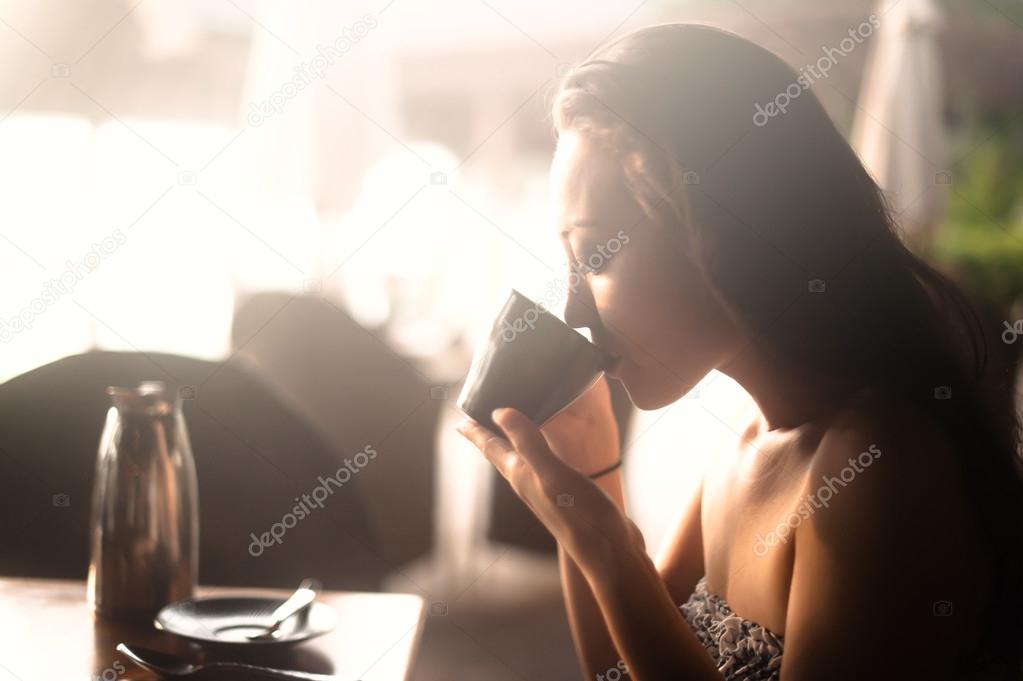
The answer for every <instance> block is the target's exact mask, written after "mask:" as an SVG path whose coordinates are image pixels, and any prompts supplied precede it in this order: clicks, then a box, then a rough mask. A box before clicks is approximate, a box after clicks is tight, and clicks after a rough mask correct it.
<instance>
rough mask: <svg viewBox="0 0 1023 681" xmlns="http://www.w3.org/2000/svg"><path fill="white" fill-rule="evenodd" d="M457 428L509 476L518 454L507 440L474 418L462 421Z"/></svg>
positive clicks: (503, 473)
mask: <svg viewBox="0 0 1023 681" xmlns="http://www.w3.org/2000/svg"><path fill="white" fill-rule="evenodd" d="M456 430H458V432H459V433H461V434H462V435H464V436H465V438H466V439H467V440H469V442H471V443H473V444H474V445H476V448H477V449H479V450H480V451H481V452H482V453H483V456H485V457H487V460H489V461H490V463H492V464H494V466H495V467H496V468H497V470H498V472H499V473H501V475H503V476H505V477H508V473H509V472H510V470H511V466H512V464H513V463H514V459H515V458H516V457H517V456H518V454H517V453H516V452H515V449H514V448H513V447H512V446H511V445H510V444H509V443H508V441H507V440H505V439H504V438H502V437H500V436H498V435H495V434H494V433H493V432H492V431H490V430H488V429H487V428H484V427H483V426H481V425H480V424H479V423H477V422H476V421H473V420H472V419H466V420H465V421H462V423H460V424H458V426H457V428H456Z"/></svg>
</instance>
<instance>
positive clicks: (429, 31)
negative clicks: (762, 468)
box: [0, 0, 1023, 681]
mask: <svg viewBox="0 0 1023 681" xmlns="http://www.w3.org/2000/svg"><path fill="white" fill-rule="evenodd" d="M872 19H874V21H872ZM670 21H693V22H699V23H707V24H712V25H716V26H720V27H722V28H725V29H727V30H730V31H733V32H736V33H738V34H740V35H742V36H745V37H748V38H750V39H752V40H754V41H755V42H757V43H759V44H761V45H763V46H765V47H767V48H768V49H770V50H772V51H774V52H776V53H777V54H779V55H780V56H782V57H783V58H784V59H785V60H786V61H788V62H789V63H790V64H791V65H793V67H795V68H797V69H804V68H807V71H801V72H802V73H804V74H805V73H807V72H809V68H808V67H811V66H816V67H817V71H816V72H814V73H816V74H819V75H820V77H817V76H816V75H815V77H814V78H813V79H812V80H813V86H812V90H813V92H814V93H815V94H816V95H817V96H818V97H819V98H820V99H821V100H822V101H823V102H824V104H825V106H826V108H827V109H828V110H829V112H830V113H831V115H832V116H833V118H834V120H835V122H836V124H837V125H838V126H839V128H840V129H841V130H843V131H844V132H846V133H847V135H848V138H849V140H850V143H851V144H853V145H854V147H855V148H856V150H857V151H858V152H859V153H860V156H861V158H862V159H863V160H864V163H865V164H866V165H867V167H868V168H869V169H870V170H871V172H872V173H873V174H874V176H875V177H876V178H877V179H878V181H879V182H880V183H881V184H882V186H883V187H884V188H885V190H886V191H887V192H888V194H889V198H890V200H891V202H892V205H893V207H894V208H895V209H896V211H897V215H898V218H899V222H900V226H901V228H902V230H903V233H904V236H905V238H906V240H907V242H908V243H910V244H911V246H912V247H913V248H914V249H915V250H917V251H918V252H920V253H921V254H923V255H925V256H926V257H928V258H929V259H931V260H933V261H934V262H936V263H937V264H938V265H939V267H940V268H941V269H943V270H944V271H946V272H948V273H950V274H952V275H953V276H954V277H955V278H956V279H957V280H958V281H959V282H961V283H962V284H963V285H964V286H966V288H967V289H968V290H969V291H970V292H971V293H972V294H973V295H975V296H976V298H977V299H978V300H980V301H981V302H982V303H983V305H984V306H985V309H986V310H987V314H988V317H989V318H988V320H987V321H988V323H989V326H990V331H991V334H992V338H994V339H997V340H996V341H995V342H996V345H997V347H996V348H995V350H996V351H997V353H999V354H1001V355H1003V356H1004V357H1005V358H1007V361H1015V360H1016V359H1017V358H1018V353H1019V348H1020V347H1021V346H1023V86H1021V84H1023V4H1021V3H1020V2H1018V0H971V1H969V2H966V1H963V0H947V1H945V2H938V1H930V0H886V1H885V2H881V3H880V4H877V3H875V2H868V1H863V0H843V1H842V2H839V1H838V0H827V1H824V0H719V1H714V2H712V1H710V0H642V1H638V2H637V1H635V0H632V1H629V2H618V3H612V2H604V1H595V0H590V1H588V2H570V1H569V2H562V3H558V4H557V5H551V4H549V3H540V2H508V1H507V0H434V1H433V2H430V3H414V2H411V0H379V1H374V2H347V1H346V2H325V1H323V0H308V1H306V2H302V3H291V4H288V3H277V2H260V1H258V0H203V1H201V2H200V1H199V0H92V1H90V2H76V3H66V2H57V1H56V0H34V1H33V2H28V1H26V0H0V78H2V83H3V86H2V87H0V197H2V200H0V267H2V269H3V271H4V273H5V278H4V286H3V287H2V288H0V343H2V345H0V380H2V381H6V383H4V384H3V385H0V407H2V408H0V419H2V424H0V425H3V427H4V429H5V432H7V433H10V434H11V437H10V439H8V440H7V441H6V442H5V443H0V444H2V448H0V457H2V459H3V461H2V463H0V474H3V479H4V480H5V482H4V483H3V484H4V486H5V488H4V489H5V492H6V494H5V497H6V498H7V500H6V501H4V502H3V504H4V506H5V507H6V508H4V509H3V510H4V511H5V512H7V513H11V514H24V515H25V516H26V517H27V520H25V522H24V523H23V524H22V525H20V526H19V527H18V528H8V529H5V530H4V532H5V534H4V541H5V544H6V545H8V546H12V547H15V548H16V549H17V550H16V551H11V552H10V557H9V558H5V559H4V562H3V564H0V571H3V572H5V573H8V574H35V575H39V574H52V575H53V576H76V577H80V576H84V569H85V562H86V561H87V548H86V543H85V528H86V527H87V523H88V515H87V512H88V498H89V490H90V487H89V485H90V476H91V471H92V466H93V465H94V461H95V450H96V443H97V441H98V435H99V431H100V429H101V428H102V414H103V411H104V410H105V408H106V404H105V396H104V395H103V391H102V389H103V387H105V385H107V384H110V383H116V382H118V381H123V382H131V381H137V380H142V379H162V380H166V381H169V382H171V383H174V384H176V385H177V386H178V388H179V390H180V391H181V394H182V396H183V398H184V400H185V407H184V409H185V417H186V419H187V420H188V422H189V426H190V427H191V429H192V436H193V447H194V449H195V453H196V459H197V463H198V466H199V477H200V488H201V492H202V496H201V499H200V504H201V507H202V508H203V511H202V513H203V518H204V521H203V523H204V524H203V528H204V530H203V531H204V534H203V549H202V551H203V553H202V557H201V561H202V578H203V581H204V582H206V583H225V584H226V583H233V584H253V585H255V584H274V585H281V586H289V585H291V584H293V583H297V581H298V579H297V578H295V577H296V576H297V577H298V578H300V577H302V576H306V575H305V574H304V573H303V574H298V573H297V572H295V568H294V564H295V560H296V557H297V556H301V557H308V561H313V562H307V563H306V565H307V566H308V565H322V566H323V567H322V569H323V570H324V571H325V572H330V571H331V570H335V571H336V573H333V574H324V575H320V576H322V577H323V578H324V581H325V582H326V583H327V584H328V586H331V585H333V586H335V587H339V588H383V589H390V590H398V591H411V592H415V593H420V594H422V595H424V597H426V598H427V599H428V601H429V602H430V604H431V605H430V618H429V621H428V624H427V629H426V633H425V637H424V640H423V643H422V647H421V652H420V659H419V666H418V668H417V677H416V678H418V679H421V680H423V681H433V680H437V681H440V680H442V679H449V678H454V677H455V676H458V677H460V678H474V677H482V676H484V675H485V676H486V678H488V679H516V678H530V679H546V678H550V679H555V678H567V677H571V676H574V675H577V674H578V671H577V667H576V663H575V660H574V654H573V652H572V650H571V641H570V638H569V635H568V630H567V625H566V622H565V616H564V611H563V608H562V605H561V601H560V592H559V587H558V576H557V572H556V560H555V556H554V552H553V544H552V543H551V542H550V538H549V537H548V536H546V533H545V532H543V530H542V528H539V527H538V526H537V525H536V524H535V523H534V522H533V521H532V519H531V517H530V516H529V514H528V512H526V511H525V510H524V509H523V508H522V507H520V506H518V505H517V504H516V502H515V501H514V499H511V498H510V496H509V495H508V494H507V490H506V488H504V487H503V483H499V482H497V481H495V480H494V476H493V474H492V473H491V471H490V470H489V468H488V466H486V465H484V464H485V462H484V461H483V460H482V459H481V457H480V456H479V455H478V453H477V452H476V451H475V450H474V449H471V448H469V447H468V445H467V443H465V442H464V441H462V440H461V438H460V436H458V435H457V433H454V432H453V430H452V427H453V425H454V424H455V423H456V422H457V421H458V420H459V418H460V414H459V412H458V410H457V408H456V407H455V406H454V400H455V398H456V396H457V392H458V388H459V382H460V380H461V379H462V377H463V376H464V374H465V371H466V370H467V368H468V364H469V361H470V358H471V355H472V351H473V349H474V347H475V344H476V339H477V338H478V337H479V335H480V333H481V331H482V330H484V329H485V326H486V324H487V322H488V321H489V319H490V318H492V316H493V314H494V313H495V312H496V311H497V309H498V307H499V305H500V303H501V301H502V299H503V297H504V296H505V295H506V293H507V291H508V289H509V288H510V287H512V286H514V287H516V288H518V289H519V290H521V291H523V292H524V293H526V294H528V295H531V296H533V297H534V299H544V300H546V301H547V302H549V303H551V304H552V307H554V308H555V309H557V307H558V305H561V304H563V303H564V300H563V298H562V297H561V296H560V295H559V294H558V291H562V290H563V288H559V287H558V283H559V282H561V281H562V280H563V278H564V276H565V274H566V272H567V266H566V263H565V262H564V255H563V253H562V251H561V248H560V245H559V243H558V240H557V238H556V235H555V228H554V225H553V223H552V221H551V217H550V215H549V213H548V205H547V170H548V164H549V162H550V158H551V154H552V152H553V144H554V138H553V134H552V131H551V124H550V120H549V117H548V110H549V105H550V101H551V97H552V95H553V91H554V87H555V85H556V82H557V78H558V77H559V75H561V74H562V73H564V72H565V70H566V68H567V67H568V66H570V65H571V64H573V63H575V62H577V61H579V60H581V59H583V58H584V57H585V56H586V55H587V54H589V53H590V52H591V51H592V50H593V49H594V48H595V47H597V46H598V45H600V44H602V43H604V42H606V41H608V40H612V39H614V38H615V37H617V36H620V35H622V34H623V33H625V32H627V31H629V30H632V29H635V28H639V27H642V26H645V25H649V24H654V23H662V22H670ZM864 27H866V28H864ZM857 36H858V38H857ZM825 65H826V67H827V68H826V70H825V68H824V66H825ZM708 68H713V65H708ZM751 114H752V112H751ZM619 388H620V387H619ZM619 388H616V393H617V394H616V405H617V406H618V412H619V416H620V419H621V423H622V426H623V445H624V448H625V455H626V457H627V476H626V478H627V481H628V493H629V497H630V499H629V503H630V509H631V514H632V515H633V517H634V519H635V520H636V521H637V523H638V524H639V525H640V527H641V528H642V529H643V530H644V534H645V535H646V537H647V545H648V546H649V547H650V550H651V552H656V549H657V546H658V543H659V542H660V540H661V538H662V536H663V534H664V532H665V530H666V528H668V527H669V526H670V525H671V522H672V520H673V518H674V515H675V514H676V513H677V512H678V511H679V510H680V508H681V505H682V504H683V503H684V502H685V500H687V499H688V497H689V495H690V494H691V493H692V492H693V490H694V487H695V483H696V481H697V480H698V479H699V472H700V470H701V468H702V465H703V462H704V461H705V460H706V458H707V457H710V456H714V455H715V452H720V451H722V449H723V448H727V447H732V446H734V443H735V441H736V440H737V438H738V434H737V432H736V430H737V429H738V428H739V424H740V423H741V419H742V418H743V416H744V414H748V411H749V408H750V401H749V399H748V396H746V395H745V394H744V393H743V392H742V391H741V389H739V388H738V387H737V386H736V385H735V384H734V383H732V382H731V381H730V380H729V379H727V378H725V377H723V376H721V375H718V374H714V373H712V374H711V375H709V376H708V377H707V378H706V379H705V380H704V381H703V383H701V384H700V385H699V386H698V387H697V388H696V389H695V390H694V391H693V392H692V393H690V395H688V396H687V397H686V398H684V399H683V400H680V401H679V402H677V403H676V404H674V405H672V406H670V407H667V408H665V409H662V410H658V411H656V412H636V411H635V410H633V409H631V408H630V407H629V405H628V404H627V401H626V400H625V397H624V395H623V394H622V392H621V390H620V389H619ZM292 432H293V433H294V434H291V433H292ZM303 438H304V439H303ZM683 440H684V441H685V442H687V443H688V444H687V447H685V448H683V447H681V446H680V445H679V443H680V442H682V441H683ZM297 442H303V443H306V444H305V445H304V447H303V448H301V449H300V450H299V451H293V449H298V448H292V447H290V446H289V443H292V444H294V443H297ZM310 443H312V444H310ZM367 443H368V444H372V445H374V446H375V447H377V449H378V450H379V451H380V452H381V454H382V456H381V457H380V461H379V462H375V463H374V464H372V465H371V466H369V467H367V470H366V471H365V473H364V474H362V475H361V476H360V477H359V479H358V484H357V487H356V486H355V485H353V488H354V489H353V490H352V491H351V492H350V493H349V500H350V503H351V504H352V507H351V508H348V509H347V510H346V511H345V513H346V514H348V515H347V516H346V517H351V515H352V514H358V515H360V517H363V518H364V519H365V523H364V525H365V527H364V528H363V530H360V531H363V532H364V534H363V535H358V536H355V537H354V538H353V537H351V536H348V535H346V536H348V539H346V540H345V541H350V544H343V545H342V546H341V547H340V548H337V546H336V545H337V541H336V539H335V535H334V534H332V533H335V532H336V529H332V526H331V525H330V523H329V522H326V521H324V524H323V526H322V527H313V526H312V522H310V523H308V524H307V525H308V527H306V526H303V528H301V532H303V533H304V535H303V537H298V534H299V531H298V530H296V532H295V536H296V538H295V539H294V541H291V540H290V539H289V542H290V543H289V544H285V545H284V546H282V547H279V549H280V550H279V551H277V554H276V555H275V556H269V557H260V558H259V559H258V560H257V559H256V558H254V557H252V556H250V555H248V554H247V553H246V551H245V547H246V546H247V542H248V541H249V537H248V533H249V532H256V533H258V532H260V531H262V530H264V529H265V526H266V525H267V524H268V522H270V520H271V519H272V518H275V517H276V518H279V517H280V515H281V513H282V512H284V511H286V510H287V509H288V508H290V505H291V501H290V500H291V498H292V496H293V495H294V493H295V490H303V489H305V490H307V489H308V488H309V487H310V486H311V485H312V484H315V483H314V482H313V481H314V480H315V476H313V477H310V476H309V475H308V474H306V473H303V472H302V471H303V470H324V471H327V470H332V469H331V462H337V461H339V460H341V459H342V458H343V457H344V456H345V455H346V454H349V455H350V454H352V453H354V452H356V451H358V450H360V449H361V448H362V447H363V446H364V445H366V444H367ZM311 452H312V453H311ZM303 457H305V459H304V462H303V463H302V466H304V467H305V468H301V467H296V468H294V469H291V468H288V466H289V465H295V466H298V464H296V463H295V461H296V460H297V459H298V460H301V459H303ZM316 457H320V458H319V459H317V458H316ZM218 462H219V463H218ZM318 462H319V463H318ZM320 464H322V465H320ZM317 466H319V468H317ZM250 478H252V480H250ZM257 478H258V479H257ZM257 490H259V493H258V494H257ZM356 493H357V494H358V500H357V503H356V501H355V500H354V498H355V495H356ZM58 496H59V497H60V498H61V500H62V503H57V501H56V500H57V497H58ZM65 501H66V502H67V503H63V502H65ZM26 505H27V508H28V509H29V510H30V512H29V513H25V509H26ZM238 507H242V508H241V510H246V509H251V508H253V507H258V508H260V509H262V510H263V511H265V513H266V519H267V520H266V521H262V520H259V521H257V520H254V519H253V516H252V515H251V514H250V515H240V512H241V511H239V510H238ZM214 510H217V511H218V513H219V514H220V515H218V516H217V517H216V519H214V518H213V516H212V515H211V516H210V518H209V520H207V519H206V518H207V513H210V514H212V512H213V511H214ZM335 510H336V511H337V512H340V509H335ZM232 512H237V513H239V515H238V516H237V517H236V518H235V520H234V521H233V522H230V521H228V520H225V518H229V517H231V516H230V514H231V513H232ZM6 517H13V516H6ZM41 532H43V533H46V534H47V536H49V537H53V539H52V540H47V542H45V544H46V546H43V542H40V541H39V540H38V538H35V539H33V537H38V536H39V533H41ZM300 542H305V543H304V544H302V543H300ZM328 545H333V546H334V548H333V549H328V548H326V547H327V546H328ZM331 550H334V551H339V552H341V553H343V554H344V555H343V556H341V557H340V558H339V557H338V556H336V555H333V554H331V553H330V551H331ZM267 553H271V552H269V551H268V552H267ZM319 554H322V558H323V560H322V563H315V561H314V560H313V558H311V557H310V556H313V555H319ZM356 554H357V555H358V556H359V557H357V558H355V557H353V556H355V555H356ZM342 558H347V559H349V560H348V562H344V561H343V560H341V559H342ZM274 561H277V563H276V564H275V563H274ZM331 566H333V567H331ZM338 566H346V567H343V568H342V567H338ZM302 569H305V570H306V571H308V570H307V569H306V568H305V567H302Z"/></svg>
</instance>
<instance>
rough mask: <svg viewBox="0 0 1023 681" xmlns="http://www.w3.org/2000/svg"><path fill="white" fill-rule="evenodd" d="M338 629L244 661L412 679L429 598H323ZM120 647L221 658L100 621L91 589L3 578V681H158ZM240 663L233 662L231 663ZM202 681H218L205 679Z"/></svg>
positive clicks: (369, 680) (387, 680) (380, 680)
mask: <svg viewBox="0 0 1023 681" xmlns="http://www.w3.org/2000/svg"><path fill="white" fill-rule="evenodd" d="M199 593H200V595H204V596H206V595H213V594H217V595H237V594H246V595H248V594H253V595H271V596H274V597H279V598H285V597H287V595H288V592H287V591H269V590H266V589H238V588H230V589H225V588H206V587H203V588H200V589H199ZM319 600H320V601H322V602H324V603H327V604H328V605H330V606H331V607H333V608H334V610H335V611H337V615H338V618H337V627H336V629H335V630H334V631H332V632H331V633H329V634H326V635H324V636H321V637H319V638H316V639H313V640H311V641H307V642H305V643H302V644H298V645H296V646H293V647H291V649H290V650H288V651H270V652H263V653H259V654H255V653H253V655H254V656H248V657H246V658H245V660H244V661H245V662H248V663H252V664H267V665H272V666H275V667H283V668H290V669H301V670H303V671H310V672H317V673H321V674H335V675H337V677H338V679H339V681H349V680H351V681H354V680H355V679H361V680H362V681H401V680H406V679H411V678H412V667H413V663H414V661H415V656H416V651H417V648H418V646H419V639H420V635H421V633H422V629H423V620H424V615H425V607H424V603H423V599H421V598H420V597H419V596H414V595H409V594H385V593H350V592H337V591H327V592H323V593H322V594H321V595H320V596H319ZM121 641H124V642H126V643H132V642H134V643H137V644H140V645H144V646H146V647H150V648H155V649H160V650H164V651H166V652H178V653H182V654H185V655H190V656H192V657H201V656H203V655H206V658H205V659H207V660H214V659H224V658H222V657H217V655H218V654H217V653H212V652H211V653H204V652H203V651H201V650H200V649H198V648H197V647H195V646H194V644H190V643H188V642H186V641H183V640H181V639H179V638H177V637H174V636H172V635H171V634H168V633H166V632H161V631H157V630H155V629H153V628H152V627H146V626H142V627H139V626H137V625H136V626H129V625H124V624H120V623H114V622H111V621H109V620H106V619H104V618H101V617H98V616H95V615H94V614H93V612H92V610H91V609H90V608H89V605H88V603H87V602H86V595H85V582H71V581H58V580H49V579H6V578H0V681H36V680H38V681H43V680H47V681H49V680H52V681H65V680H68V681H70V680H72V679H74V680H77V681H89V680H96V681H131V680H133V679H137V680H140V681H141V680H143V679H146V680H148V679H154V678H158V677H156V676H154V675H153V674H151V673H149V672H146V671H144V670H142V669H140V668H139V667H136V666H135V665H134V664H132V663H131V662H129V661H128V660H126V659H125V658H124V656H123V655H121V654H120V653H117V652H116V651H115V650H114V648H115V647H116V646H117V644H118V643H119V642H121ZM235 659H237V658H235ZM204 676H205V678H212V677H211V676H210V675H204Z"/></svg>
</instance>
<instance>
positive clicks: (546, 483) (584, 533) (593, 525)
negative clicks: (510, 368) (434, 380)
mask: <svg viewBox="0 0 1023 681" xmlns="http://www.w3.org/2000/svg"><path fill="white" fill-rule="evenodd" d="M605 389H606V385H605ZM580 399H583V398H580ZM593 400H594V401H595V402H598V403H599V400H600V397H599V395H598V396H597V397H596V398H593ZM573 406H575V405H573ZM559 416H561V415H559ZM493 419H494V421H495V422H496V423H497V424H498V426H500V427H501V429H502V430H503V431H504V433H505V434H506V435H507V439H505V438H504V437H501V436H499V435H496V434H494V433H492V432H491V431H489V430H487V429H486V428H484V427H483V426H481V425H480V424H479V423H477V422H476V421H473V420H472V419H466V420H465V421H463V422H462V423H461V424H459V426H458V432H460V433H461V434H462V435H464V436H465V437H466V438H468V439H469V440H470V441H471V442H472V443H473V444H474V445H476V447H477V448H478V449H479V450H480V451H481V452H483V455H484V456H486V457H487V459H488V460H489V461H490V462H491V463H492V464H494V467H495V468H497V470H498V472H499V473H500V474H501V475H502V476H504V478H505V479H506V480H508V483H509V484H510V485H511V487H512V489H513V490H514V491H515V493H516V494H517V495H518V496H519V498H520V499H522V501H523V502H524V503H525V504H526V505H527V506H529V508H530V509H531V510H532V511H533V513H534V514H535V515H536V517H537V518H538V519H539V520H540V522H542V523H543V524H544V526H546V527H547V529H548V530H549V531H550V532H551V534H552V535H554V538H555V539H556V540H557V541H558V543H560V544H561V546H562V547H564V549H565V550H566V551H567V552H568V553H569V555H570V556H571V557H572V558H573V559H574V560H575V561H576V563H577V564H578V565H579V566H580V568H582V569H583V570H584V572H585V571H586V568H587V566H601V567H604V566H606V565H607V564H608V562H609V560H610V559H611V558H612V557H613V555H614V554H615V553H616V552H620V551H622V549H624V548H627V547H632V546H634V545H635V543H636V542H637V539H638V537H639V536H640V535H639V530H638V529H637V528H636V526H635V524H633V523H632V521H631V520H629V519H628V518H627V517H626V516H625V515H624V514H623V513H622V511H621V510H620V509H619V508H618V506H617V505H616V504H615V502H614V501H613V500H612V499H611V498H610V497H609V496H608V495H607V494H606V493H605V492H604V491H603V490H601V489H600V488H599V487H597V485H595V484H594V482H593V481H592V480H590V479H589V478H588V477H587V476H586V475H585V474H583V473H580V472H579V471H578V470H576V469H575V468H574V467H573V466H572V465H571V464H569V463H568V462H566V461H563V460H562V459H561V458H559V457H558V456H557V455H555V454H554V452H553V451H552V448H551V446H550V445H549V444H548V441H547V439H545V437H544V433H542V432H541V430H540V429H539V428H538V427H537V426H536V424H534V423H533V422H532V421H530V420H529V418H527V417H526V416H525V415H524V414H523V413H522V412H520V411H518V410H515V409H510V408H508V409H497V410H495V411H494V414H493ZM552 423H553V421H552ZM566 423H568V420H567V419H566ZM564 428H565V430H566V431H567V430H568V427H567V426H566V427H564ZM615 444H616V448H617V439H615ZM572 453H573V454H577V455H582V452H581V451H579V450H578V449H577V448H576V446H575V445H572ZM587 463H589V462H587Z"/></svg>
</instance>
